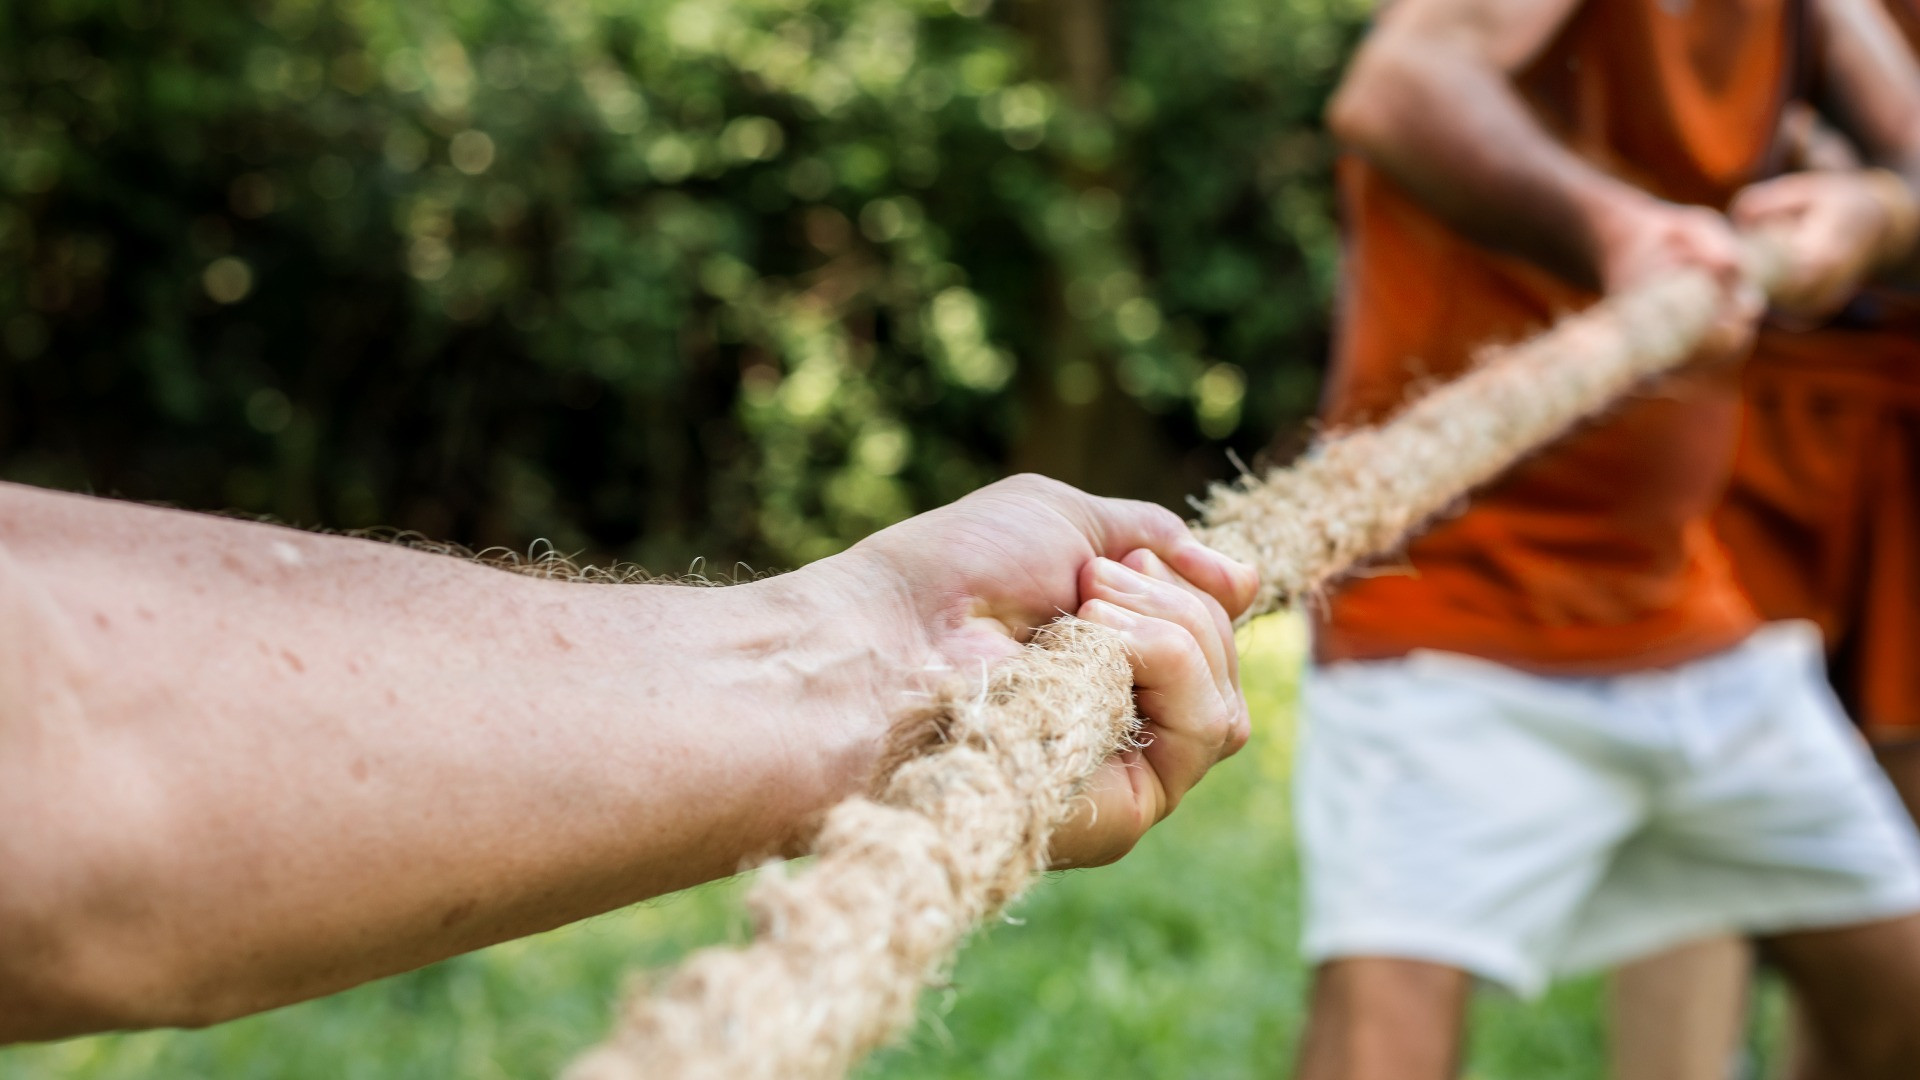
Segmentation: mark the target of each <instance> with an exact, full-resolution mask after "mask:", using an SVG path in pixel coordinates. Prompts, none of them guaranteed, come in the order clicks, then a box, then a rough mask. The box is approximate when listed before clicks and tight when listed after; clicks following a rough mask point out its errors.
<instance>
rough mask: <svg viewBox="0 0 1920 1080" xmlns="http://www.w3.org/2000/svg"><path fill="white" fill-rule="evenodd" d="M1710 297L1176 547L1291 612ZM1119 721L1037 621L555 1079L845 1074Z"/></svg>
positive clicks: (1013, 872)
mask: <svg viewBox="0 0 1920 1080" xmlns="http://www.w3.org/2000/svg"><path fill="white" fill-rule="evenodd" d="M1746 267H1747V276H1748V278H1749V279H1750V280H1751V281H1752V282H1753V283H1754V284H1755V285H1757V286H1759V287H1761V288H1762V289H1763V290H1765V291H1768V292H1771V291H1772V290H1773V289H1775V288H1776V287H1777V286H1778V285H1779V284H1780V282H1781V279H1782V278H1783V277H1784V275H1785V269H1786V267H1785V261H1784V254H1783V252H1782V250H1781V248H1780V246H1779V245H1777V244H1775V243H1771V242H1765V241H1762V240H1760V239H1757V238H1756V239H1750V240H1749V241H1748V245H1747V260H1746ZM1718 304H1719V293H1718V288H1717V286H1716V285H1715V284H1714V283H1713V282H1712V281H1711V280H1710V279H1709V278H1708V277H1707V276H1706V275H1704V274H1701V273H1698V272H1682V273H1676V274H1673V275H1671V276H1669V277H1666V278H1664V279H1661V280H1658V281H1655V282H1652V283H1650V284H1648V285H1646V286H1645V287H1643V288H1641V289H1639V290H1637V291H1634V292H1630V293H1626V294H1623V295H1620V296H1617V297H1614V298H1612V299H1609V300H1607V301H1605V302H1603V303H1600V304H1597V305H1595V306H1594V307H1592V308H1590V309H1588V310H1587V311H1585V312H1583V313H1581V314H1578V315H1575V316H1572V317H1570V318H1567V319H1566V320H1564V321H1563V322H1561V323H1560V324H1559V325H1558V326H1556V327H1555V328H1554V329H1552V330H1551V331H1549V332H1547V333H1545V334H1542V335H1540V336H1539V337H1536V338H1534V339H1532V340H1530V341H1527V342H1524V343H1521V344H1519V345H1515V346H1511V347H1508V348H1503V349H1497V350H1493V351H1490V352H1489V353H1488V354H1487V355H1486V357H1485V358H1484V359H1483V360H1482V362H1481V363H1480V364H1478V365H1477V366H1476V367H1475V368H1474V370H1472V371H1471V372H1469V373H1468V374H1466V375H1464V376H1462V377H1461V378H1459V379H1457V380H1455V381H1453V382H1451V383H1448V384H1446V385H1444V386H1441V387H1439V388H1437V389H1435V390H1433V391H1432V392H1430V393H1428V394H1426V395H1425V396H1424V397H1422V398H1420V399H1419V400H1417V401H1414V402H1413V403H1412V404H1410V405H1408V406H1407V407H1405V408H1404V409H1403V410H1401V412H1400V413H1399V414H1398V415H1396V416H1394V417H1393V418H1392V419H1391V420H1389V421H1387V422H1386V423H1384V424H1381V425H1380V426H1378V427H1369V428H1360V429H1356V430H1352V431H1346V432H1341V433H1336V434H1333V435H1331V436H1329V437H1327V438H1324V439H1323V440H1321V441H1320V442H1319V443H1318V444H1317V445H1316V446H1315V447H1314V449H1313V450H1312V451H1311V452H1310V453H1309V454H1308V455H1307V456H1306V457H1305V458H1304V459H1303V460H1302V461H1301V462H1300V463H1299V464H1296V465H1295V466H1293V467H1291V468H1287V469H1277V470H1274V471H1273V472H1270V473H1268V474H1267V475H1266V476H1264V477H1255V476H1252V475H1246V476H1243V477H1241V478H1240V479H1239V480H1237V481H1235V482H1234V483H1231V484H1225V485H1215V487H1214V489H1213V490H1212V492H1211V493H1209V495H1208V497H1207V499H1206V501H1205V502H1204V503H1203V504H1201V514H1200V522H1199V524H1197V525H1196V526H1195V527H1194V533H1195V535H1196V536H1198V537H1199V538H1200V539H1201V540H1202V541H1204V542H1205V543H1207V544H1209V545H1212V546H1213V547H1215V548H1218V549H1219V550H1221V551H1222V552H1225V553H1226V554H1228V555H1231V556H1233V557H1234V558H1237V559H1240V560H1242V561H1245V562H1248V563H1250V564H1252V565H1253V566H1255V567H1257V568H1258V569H1259V571H1260V577H1261V581H1262V585H1261V591H1260V595H1259V597H1258V598H1257V599H1256V600H1255V602H1254V604H1253V607H1252V609H1251V610H1250V611H1249V612H1248V613H1247V615H1246V616H1244V618H1252V617H1254V616H1257V615H1260V614H1264V613H1266V612H1270V611H1274V610H1278V609H1280V608H1282V607H1285V606H1288V605H1290V604H1295V603H1298V602H1299V601H1301V600H1302V599H1305V598H1310V597H1313V596H1315V595H1317V594H1318V593H1319V592H1321V591H1322V590H1323V589H1324V588H1325V587H1326V586H1327V585H1328V584H1329V583H1330V582H1332V581H1333V580H1334V579H1336V578H1338V577H1339V576H1340V575H1342V574H1344V573H1346V572H1348V571H1349V570H1351V569H1353V568H1354V567H1355V566H1356V565H1358V564H1360V563H1361V562H1363V561H1365V560H1367V559H1371V558H1377V557H1379V556H1381V555H1384V554H1388V553H1390V552H1392V551H1394V550H1395V549H1397V548H1398V547H1399V546H1400V545H1401V544H1403V543H1404V542H1405V541H1406V539H1407V538H1408V537H1409V536H1410V535H1412V534H1413V533H1414V532H1415V531H1416V530H1418V529H1419V528H1420V527H1421V526H1423V525H1424V524H1425V523H1427V522H1428V521H1431V520H1432V519H1433V518H1435V517H1436V516H1438V515H1441V514H1443V513H1445V512H1446V511H1447V510H1448V509H1449V508H1450V507H1454V506H1456V505H1457V504H1459V503H1460V502H1461V500H1463V499H1464V498H1465V497H1466V496H1467V495H1468V494H1469V493H1470V492H1471V491H1473V490H1474V489H1475V488H1477V487H1479V486H1481V485H1483V484H1485V483H1487V482H1488V481H1490V480H1492V479H1494V478H1495V477H1497V476H1499V475H1500V474H1501V473H1502V472H1504V471H1506V470H1507V469H1508V468H1509V467H1511V466H1512V465H1513V464H1514V463H1515V462H1516V461H1518V460H1519V459H1521V458H1523V457H1525V456H1526V455H1528V454H1530V453H1532V452H1534V451H1535V450H1538V449H1539V448H1540V447H1542V446H1545V445H1546V444H1548V443H1550V442H1552V441H1553V440H1555V439H1557V438H1559V437H1560V436H1561V435H1562V434H1564V433H1566V432H1567V431H1568V430H1569V429H1570V428H1572V427H1574V426H1575V425H1577V424H1579V423H1580V422H1582V421H1583V420H1586V419H1588V418H1590V417H1592V416H1594V415H1595V414H1597V413H1600V412H1602V411H1604V410H1605V409H1607V408H1608V407H1609V406H1610V405H1612V404H1613V403H1614V402H1615V401H1617V400H1619V399H1620V398H1621V397H1622V396H1623V395H1625V394H1627V393H1629V392H1631V391H1633V390H1634V389H1635V388H1636V387H1638V386H1640V385H1641V384H1642V383H1644V382H1645V381H1647V380H1648V379H1650V378H1652V377H1655V376H1658V375H1661V374H1663V373H1665V372H1668V371H1670V370H1672V369H1673V368H1675V367H1676V366H1678V365H1679V364H1681V363H1682V362H1683V361H1684V360H1685V359H1686V358H1687V357H1688V356H1689V355H1690V354H1691V353H1692V352H1693V350H1694V348H1695V346H1697V345H1698V344H1699V343H1700V342H1701V340H1702V339H1703V337H1704V336H1705V335H1706V334H1707V333H1708V331H1709V330H1710V328H1711V326H1712V323H1713V320H1714V316H1715V312H1716V310H1717V308H1718ZM1138 723H1139V721H1138V719H1137V717H1136V716H1135V714H1134V709H1133V695H1132V675H1131V672H1130V670H1129V668H1128V664H1127V658H1126V655H1125V651H1124V649H1123V647H1122V646H1121V645H1120V644H1119V642H1118V641H1117V639H1116V638H1115V637H1114V636H1113V635H1112V634H1111V632H1109V631H1106V630H1105V629H1103V628H1101V627H1098V626H1094V625H1091V624H1088V623H1085V622H1081V621H1079V620H1077V619H1073V618H1062V619H1059V620H1057V621H1056V622H1054V623H1053V624H1052V625H1051V626H1049V627H1047V628H1046V629H1045V630H1043V631H1042V632H1041V633H1040V634H1039V635H1038V636H1037V638H1036V639H1035V641H1034V642H1033V644H1031V645H1030V646H1028V647H1027V648H1026V649H1025V651H1024V652H1023V653H1022V655H1020V656H1019V657H1017V658H1015V659H1013V660H1010V661H1008V662H1006V663H1004V664H1002V665H1000V666H999V667H997V668H996V669H994V670H993V671H992V672H991V673H990V674H989V676H988V678H987V681H986V684H985V686H984V687H975V688H973V689H971V690H966V691H949V692H946V693H945V694H944V695H942V696H940V697H938V698H937V699H936V700H934V701H933V703H932V704H931V705H929V706H927V707H926V708H924V709H921V710H918V711H916V712H915V713H914V714H913V715H912V716H909V717H905V718H903V719H902V721H901V725H900V729H899V730H900V731H901V732H902V734H903V738H905V739H906V740H907V741H908V742H909V743H910V745H909V746H908V747H907V749H906V751H905V752H904V753H903V754H902V760H901V763H900V764H899V765H898V766H896V767H895V768H894V769H893V770H892V771H891V772H890V773H888V774H887V776H886V777H885V779H884V780H883V781H882V782H881V783H880V784H879V785H878V789H877V790H876V791H875V792H874V793H873V794H871V795H870V796H866V797H857V798H851V799H848V800H846V801H845V802H843V803H841V804H840V805H839V806H837V807H835V808H834V809H833V810H832V811H830V812H829V814H828V815H827V817H826V820H825V824H824V826H823V827H822V828H821V830H820V833H819V836H818V837H817V838H816V840H815V842H814V845H813V852H814V854H815V855H816V856H817V858H816V860H815V861H814V863H813V864H812V865H811V866H808V867H806V868H804V869H801V870H799V871H797V872H793V873H785V872H781V871H780V870H771V871H768V872H764V873H763V874H762V875H761V877H760V880H759V881H758V882H757V883H756V884H755V885H754V887H753V890H752V892H751V894H750V896H749V899H748V904H749V906H750V908H751V909H752V912H753V916H754V923H755V931H754V937H753V940H752V941H751V942H750V943H749V944H747V945H746V946H744V947H740V948H727V947H716V948H710V949H705V950H702V951H700V952H698V953H695V954H694V955H693V956H692V957H691V958H689V959H688V960H687V961H686V962H685V963H684V964H682V965H681V966H680V968H679V969H678V970H677V971H674V972H672V973H671V974H669V975H667V976H666V977H664V978H662V979H659V980H656V981H654V982H653V983H652V984H651V986H650V987H648V988H646V989H644V990H642V991H640V992H637V993H636V994H635V996H634V997H633V999H632V1000H630V1001H628V1002H627V1003H626V1005H625V1006H624V1007H623V1008H622V1010H621V1012H620V1015H619V1017H618V1019H617V1021H616V1024H615V1028H614V1031H613V1032H612V1034H611V1035H610V1036H609V1037H608V1038H607V1040H606V1041H605V1042H604V1043H602V1044H601V1045H600V1046H599V1047H597V1048H595V1049H594V1050H592V1051H591V1052H589V1053H588V1054H587V1055H585V1056H584V1057H582V1058H581V1059H580V1060H578V1061H576V1062H575V1063H574V1064H573V1065H572V1066H571V1067H570V1068H569V1069H568V1071H567V1073H566V1077H567V1080H638V1078H641V1077H646V1078H655V1080H692V1078H725V1080H813V1078H823V1080H827V1078H837V1077H841V1076H844V1075H845V1074H846V1073H847V1071H848V1070H849V1069H851V1068H852V1067H853V1066H854V1065H856V1064H858V1062H859V1061H860V1060H861V1058H862V1057H864V1056H865V1055H866V1054H867V1053H869V1052H870V1051H872V1050H873V1049H875V1048H876V1047H878V1046H880V1045H881V1044H883V1043H885V1042H887V1041H888V1040H890V1039H892V1038H894V1037H895V1036H896V1035H897V1034H898V1033H899V1032H901V1031H902V1030H903V1029H904V1028H905V1027H906V1026H907V1025H908V1024H910V1023H911V1022H912V1021H913V1017H914V1006H915V1002H916V1000H917V998H918V997H919V992H920V990H921V988H922V987H923V986H926V985H927V984H929V983H930V982H932V981H935V980H937V979H938V978H939V977H940V976H941V975H942V974H943V973H944V972H945V971H946V969H947V967H948V965H949V964H950V963H951V961H952V958H953V956H954V954H955V952H956V951H957V950H958V948H959V946H960V944H961V942H962V940H963V939H964V938H965V937H966V935H967V934H968V933H969V932H971V930H972V928H973V927H974V926H975V925H976V924H978V923H980V922H982V921H983V920H985V919H989V918H991V917H993V916H994V915H996V914H998V913H999V912H1000V911H1001V910H1003V909H1004V908H1005V907H1006V905H1007V904H1008V903H1009V902H1011V901H1012V900H1013V899H1014V898H1015V897H1016V896H1018V895H1019V894H1020V892H1021V891H1022V890H1023V889H1025V888H1026V886H1027V885H1028V884H1029V883H1030V882H1031V881H1032V880H1033V878H1034V876H1035V875H1036V874H1037V873H1039V872H1040V871H1041V870H1042V869H1044V867H1045V865H1046V853H1047V843H1048V838H1049V837H1050V836H1051V835H1052V833H1053V830H1054V829H1055V828H1056V827H1058V826H1059V825H1060V823H1061V822H1062V821H1064V820H1065V819H1066V817H1067V816H1068V813H1069V811H1070V810H1071V808H1072V803H1073V800H1074V798H1075V797H1076V796H1077V795H1078V793H1079V792H1080V790H1081V788H1082V786H1083V785H1084V784H1085V783H1086V781H1087V780H1088V779H1089V778H1090V777H1091V776H1092V775H1093V774H1094V773H1095V772H1096V771H1097V770H1098V769H1099V767H1100V766H1101V764H1102V763H1103V762H1104V761H1105V760H1106V759H1107V758H1108V757H1109V756H1110V755H1111V754H1113V753H1114V752H1115V751H1116V750H1118V749H1120V748H1122V747H1125V746H1127V745H1129V744H1130V742H1131V741H1132V739H1133V738H1134V734H1135V731H1136V729H1137V727H1138Z"/></svg>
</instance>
